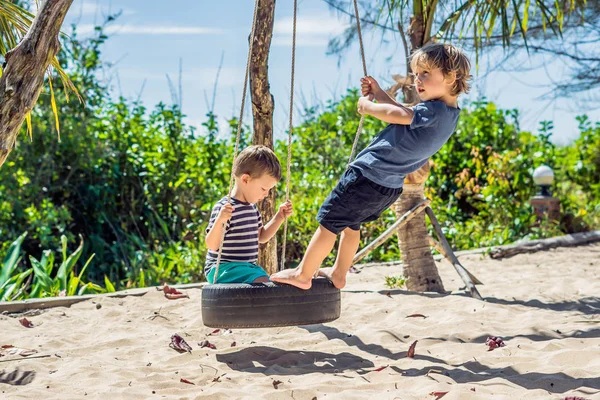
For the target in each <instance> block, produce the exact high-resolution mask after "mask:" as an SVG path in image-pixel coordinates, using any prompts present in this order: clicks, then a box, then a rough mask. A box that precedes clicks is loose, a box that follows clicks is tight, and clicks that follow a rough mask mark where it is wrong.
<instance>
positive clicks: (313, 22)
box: [274, 17, 348, 35]
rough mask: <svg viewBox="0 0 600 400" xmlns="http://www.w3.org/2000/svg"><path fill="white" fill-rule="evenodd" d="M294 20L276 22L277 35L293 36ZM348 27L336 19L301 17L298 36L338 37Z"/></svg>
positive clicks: (289, 18) (297, 31)
mask: <svg viewBox="0 0 600 400" xmlns="http://www.w3.org/2000/svg"><path fill="white" fill-rule="evenodd" d="M293 22H294V20H293V18H291V17H286V18H281V19H280V20H278V21H275V27H274V33H275V34H278V33H280V34H289V35H291V34H292V30H293ZM347 27H348V24H347V23H343V22H342V21H340V20H338V19H337V18H335V17H330V18H306V17H300V18H297V20H296V35H301V34H310V35H337V34H340V33H342V32H343V31H344V29H346V28H347Z"/></svg>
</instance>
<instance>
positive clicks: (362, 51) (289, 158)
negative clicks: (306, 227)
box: [214, 0, 367, 284]
mask: <svg viewBox="0 0 600 400" xmlns="http://www.w3.org/2000/svg"><path fill="white" fill-rule="evenodd" d="M258 2H259V0H255V3H254V16H253V19H252V31H251V33H250V45H249V47H248V60H247V62H246V73H245V79H244V90H243V92H242V103H241V109H240V118H239V120H238V127H237V135H236V139H235V150H234V153H233V159H234V160H235V158H236V157H237V154H238V151H239V145H240V137H241V133H242V118H243V115H244V105H245V102H246V91H247V89H248V79H249V73H250V62H251V59H252V47H253V44H254V31H255V28H256V20H257V14H258ZM297 12H298V2H297V0H294V20H293V29H292V70H291V84H290V114H289V117H290V121H289V130H288V156H287V173H286V188H285V199H286V202H287V201H289V199H290V175H291V163H292V135H293V111H294V78H295V63H296V21H297ZM354 15H355V17H356V29H357V33H358V41H359V44H360V56H361V60H362V67H363V73H364V75H365V76H367V62H366V60H365V49H364V45H363V37H362V31H361V28H360V15H359V12H358V2H357V0H354ZM364 119H365V116H364V115H362V116H361V118H360V121H359V123H358V129H357V130H356V136H355V138H354V143H353V144H352V151H351V153H350V159H349V160H348V165H350V163H351V162H352V160H353V159H354V155H355V153H356V147H357V145H358V139H359V138H360V134H361V133H362V129H363V123H364ZM234 178H235V177H234V174H233V168H232V169H231V177H230V180H229V191H228V194H227V203H231V191H232V189H233V182H234ZM226 224H227V223H224V224H223V234H222V235H221V242H220V246H219V255H218V257H217V265H216V270H215V275H214V276H215V279H214V283H215V284H216V283H217V279H218V276H219V266H220V264H221V254H222V252H223V242H224V241H225V228H226ZM287 225H288V221H287V218H286V219H285V225H284V227H283V247H282V250H281V263H280V267H279V270H282V269H284V265H285V248H286V242H287Z"/></svg>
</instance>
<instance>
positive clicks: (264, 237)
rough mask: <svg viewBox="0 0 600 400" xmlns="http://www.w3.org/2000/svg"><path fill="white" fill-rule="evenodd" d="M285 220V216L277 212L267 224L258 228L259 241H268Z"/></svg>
mask: <svg viewBox="0 0 600 400" xmlns="http://www.w3.org/2000/svg"><path fill="white" fill-rule="evenodd" d="M283 221H285V218H284V217H283V216H282V215H280V214H279V213H276V214H275V216H273V218H271V220H270V221H269V222H268V223H267V225H265V226H262V227H260V228H258V243H266V242H268V241H269V240H270V239H271V238H272V237H273V236H275V234H276V233H277V230H278V229H279V227H280V226H281V224H283Z"/></svg>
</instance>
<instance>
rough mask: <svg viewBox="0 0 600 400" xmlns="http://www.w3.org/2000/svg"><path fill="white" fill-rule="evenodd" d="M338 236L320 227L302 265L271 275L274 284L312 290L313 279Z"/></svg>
mask: <svg viewBox="0 0 600 400" xmlns="http://www.w3.org/2000/svg"><path fill="white" fill-rule="evenodd" d="M336 237H337V235H336V234H335V233H333V232H330V231H328V230H327V229H325V228H323V227H322V226H321V225H319V228H318V229H317V231H316V232H315V234H314V235H313V237H312V239H311V241H310V244H309V245H308V248H307V249H306V253H304V257H303V258H302V261H301V262H300V265H298V267H296V268H294V269H286V270H283V271H279V272H277V273H276V274H273V275H271V280H272V281H273V282H279V283H287V284H289V285H293V286H296V287H299V288H300V289H310V287H311V285H312V277H313V275H314V274H315V272H316V271H317V270H318V269H319V267H320V266H321V263H322V262H323V260H325V258H326V257H327V256H328V255H329V253H331V249H333V245H334V244H335V239H336Z"/></svg>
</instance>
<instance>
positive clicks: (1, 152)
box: [0, 0, 73, 166]
mask: <svg viewBox="0 0 600 400" xmlns="http://www.w3.org/2000/svg"><path fill="white" fill-rule="evenodd" d="M72 2H73V0H46V1H45V2H44V3H43V4H42V6H41V7H40V8H39V10H38V14H37V15H36V17H35V19H34V20H33V24H32V25H31V28H30V29H29V31H28V32H27V34H26V35H25V37H24V38H23V40H22V41H21V42H20V43H19V44H18V45H17V47H15V48H14V49H13V50H11V51H9V52H8V53H6V57H5V58H6V67H5V69H4V74H3V75H2V77H1V78H0V166H2V165H3V164H4V161H6V157H8V154H9V153H10V152H11V151H12V149H13V148H14V146H15V141H16V138H17V135H18V133H19V129H20V128H21V125H22V124H23V121H24V120H25V116H26V115H27V114H28V113H29V112H30V111H31V110H32V108H33V106H34V105H35V103H36V102H37V99H38V97H39V95H40V92H41V90H42V85H43V83H44V73H45V72H46V70H47V68H48V65H49V64H50V62H51V61H52V59H53V58H54V56H56V53H58V50H59V49H60V43H59V41H58V34H59V32H60V27H61V26H62V24H63V21H64V19H65V15H66V14H67V11H68V10H69V7H70V6H71V3H72Z"/></svg>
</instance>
